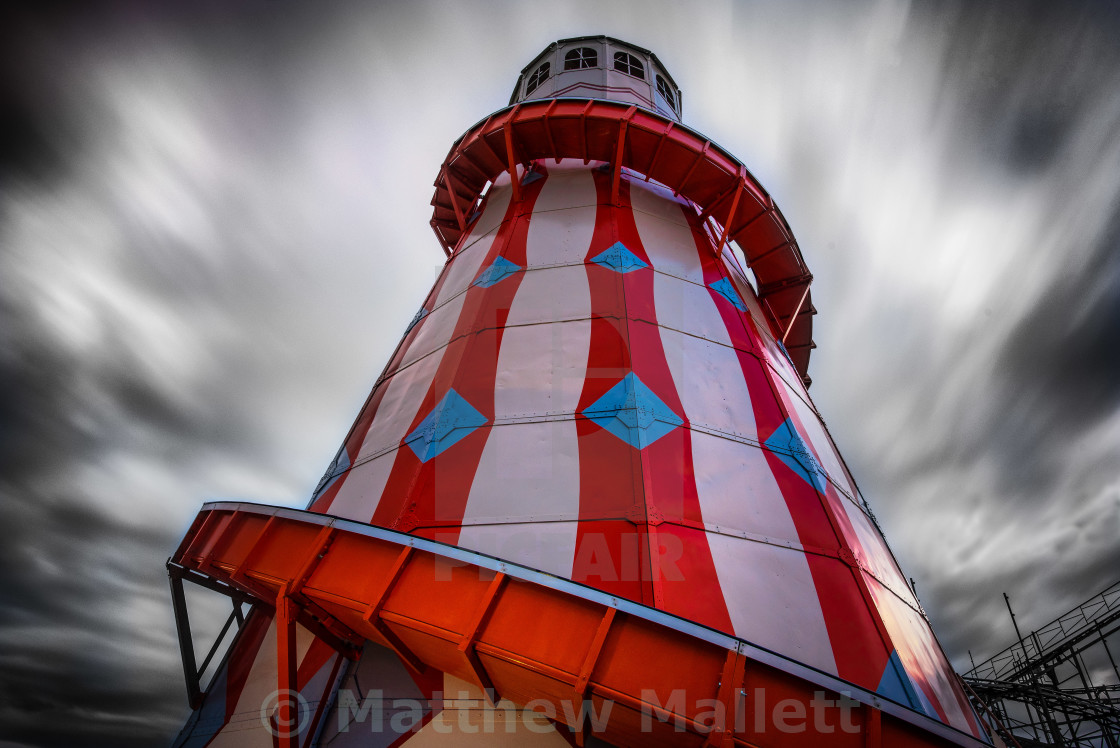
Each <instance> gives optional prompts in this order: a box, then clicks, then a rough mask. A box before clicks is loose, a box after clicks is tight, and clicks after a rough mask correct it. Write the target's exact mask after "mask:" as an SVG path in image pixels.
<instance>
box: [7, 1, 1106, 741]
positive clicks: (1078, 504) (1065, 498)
mask: <svg viewBox="0 0 1120 748" xmlns="http://www.w3.org/2000/svg"><path fill="white" fill-rule="evenodd" d="M0 13H2V14H3V15H2V16H0V27H2V28H3V31H4V35H3V37H2V38H0V41H2V44H0V61H2V67H0V746H22V745H59V746H62V745H66V746H71V745H118V746H131V745H136V746H140V745H162V744H166V742H167V740H168V739H169V737H170V736H171V735H172V734H173V733H174V732H175V731H176V730H177V729H178V727H179V725H180V724H181V722H182V720H183V719H184V717H185V714H186V708H185V699H184V689H183V685H182V681H181V670H180V665H179V654H178V647H177V644H176V640H175V637H174V630H173V623H172V618H171V606H170V601H169V596H168V593H167V584H166V578H165V573H164V570H163V562H164V560H165V559H166V557H167V556H168V555H169V554H170V553H171V551H172V550H173V549H174V547H175V545H176V542H177V541H178V539H179V538H180V537H181V535H182V534H183V532H184V531H185V529H186V528H187V526H188V524H189V522H190V520H191V518H192V517H193V516H194V514H195V512H196V511H197V509H198V507H199V505H200V504H202V502H204V501H207V500H211V499H218V498H239V499H251V500H259V501H265V502H271V503H284V504H290V505H293V506H303V505H304V504H305V503H306V500H307V497H308V495H309V493H310V492H311V490H312V488H313V487H314V485H315V483H316V482H317V480H318V478H319V477H320V475H321V473H322V471H323V469H324V468H325V467H326V465H327V464H328V462H329V461H330V459H331V457H332V456H333V453H334V451H335V449H336V448H337V446H338V443H339V441H340V440H341V438H342V436H343V435H344V433H345V431H346V429H347V428H348V427H349V424H350V421H351V419H352V418H353V417H354V415H355V414H356V412H357V409H358V408H359V406H360V404H361V402H362V400H363V399H364V397H365V395H366V393H367V391H368V389H369V387H370V385H371V384H372V382H373V381H374V379H375V378H376V376H377V374H378V372H379V371H380V370H381V367H382V365H383V364H384V361H385V360H386V358H387V357H388V355H389V354H390V352H391V350H392V347H393V345H394V344H395V343H396V341H397V339H398V338H399V335H400V333H401V332H402V330H403V329H404V327H405V325H406V324H407V322H408V320H409V319H410V318H411V317H412V315H413V314H414V312H415V310H416V308H417V306H418V305H419V303H420V301H421V299H422V297H423V295H424V293H425V292H426V290H427V289H428V287H429V285H430V283H431V281H432V279H433V278H434V275H435V273H436V272H437V269H438V267H439V265H440V264H441V262H442V253H441V251H440V249H439V247H438V244H437V243H436V240H435V238H434V237H433V235H432V234H431V231H430V229H429V227H428V219H429V217H430V207H429V204H428V203H429V200H430V198H431V191H432V188H431V183H432V180H433V179H434V177H435V175H436V172H437V170H438V167H439V164H440V163H441V161H442V159H443V156H444V155H445V154H446V151H447V149H448V148H449V146H450V144H451V142H452V141H453V140H454V138H455V137H457V136H458V135H459V134H461V133H462V132H463V131H464V130H465V129H467V127H468V126H470V125H471V124H473V123H474V122H475V121H477V120H478V119H480V118H482V117H484V116H485V115H487V114H488V113H489V112H491V111H493V110H494V109H497V108H500V107H501V106H503V105H504V104H505V103H506V101H507V99H508V96H509V92H510V90H511V89H512V88H513V84H514V81H515V80H516V76H517V73H518V71H519V70H520V69H521V67H522V66H523V65H524V64H525V63H527V62H528V61H529V60H530V59H531V58H532V57H533V56H534V55H535V54H536V53H537V52H539V51H540V50H541V49H542V48H543V47H544V46H545V45H546V44H548V43H549V42H550V41H552V40H554V39H557V38H561V37H565V36H575V35H581V34H597V33H606V34H611V35H614V36H618V37H621V38H624V39H627V40H630V41H632V42H635V43H637V44H640V45H643V46H646V47H649V48H651V49H653V50H655V51H656V52H657V53H658V55H659V56H660V57H661V59H662V60H663V61H664V62H665V64H666V65H667V66H668V67H669V69H670V70H671V71H672V73H673V75H674V77H675V78H676V79H677V81H678V82H679V84H680V86H681V88H682V89H683V90H684V107H685V119H686V121H687V122H688V123H689V124H691V125H692V126H693V127H695V128H697V129H699V130H700V131H701V132H704V133H706V134H707V135H709V136H710V137H712V138H713V139H715V140H716V141H718V142H719V143H721V144H722V145H723V146H725V147H727V148H728V149H729V150H730V151H732V152H733V153H735V154H737V155H738V156H739V157H741V158H742V159H743V160H744V161H745V162H746V163H747V164H748V166H749V167H750V168H751V169H752V170H753V171H754V173H755V174H756V175H757V176H758V177H759V178H760V179H761V180H762V182H763V183H764V184H765V185H766V186H767V187H768V189H769V190H770V191H771V192H772V194H773V195H774V196H775V198H776V200H777V201H778V203H779V205H781V206H782V208H783V210H784V211H785V214H786V216H787V218H788V219H789V221H790V223H791V225H792V227H793V229H794V232H795V233H796V234H797V236H798V238H799V240H800V243H801V246H802V248H803V251H804V253H805V256H806V259H807V261H808V264H809V267H810V268H811V269H812V271H813V272H814V273H815V275H816V278H817V280H816V284H815V286H814V301H815V304H816V307H817V308H818V309H819V310H820V315H819V317H818V318H817V323H816V340H817V342H818V345H819V348H818V350H817V351H816V353H815V354H814V357H813V361H812V364H811V369H810V371H811V374H812V375H813V378H814V380H815V384H814V386H813V390H812V392H813V395H814V397H815V398H816V401H817V404H818V406H819V407H820V409H821V411H822V412H823V414H824V416H825V418H826V419H827V421H828V424H829V426H830V428H831V430H832V431H833V434H834V436H835V437H836V439H837V441H838V443H839V445H840V448H841V450H842V451H843V452H844V454H845V456H846V458H847V460H848V462H849V463H850V465H851V467H852V469H853V472H854V473H855V475H856V478H857V480H859V481H860V483H861V486H862V488H863V492H864V493H865V495H866V496H867V498H868V500H869V501H870V503H871V504H872V506H873V507H874V508H875V510H876V512H877V514H878V516H879V518H880V521H881V523H882V525H883V528H884V530H885V532H886V535H887V538H888V540H889V541H890V542H891V544H892V546H893V547H894V549H895V551H896V553H897V554H898V556H899V557H900V560H901V562H902V564H903V568H904V570H906V572H907V573H908V574H910V575H912V576H913V577H914V578H915V580H916V582H917V589H918V593H919V595H920V597H921V598H922V600H923V602H924V603H925V605H926V607H927V609H928V610H929V612H930V614H931V618H932V620H933V623H934V626H935V630H936V631H937V632H938V634H939V635H940V637H941V640H942V642H943V643H944V645H945V647H946V649H947V650H948V652H949V654H950V656H951V657H952V658H953V659H954V662H955V663H956V664H957V665H958V666H959V667H963V666H964V665H965V664H966V663H967V661H968V659H967V650H968V649H969V648H971V649H972V651H973V653H974V654H976V655H977V656H978V657H979V656H981V655H987V654H992V653H994V652H995V651H996V650H998V649H1000V648H1002V647H1003V646H1005V645H1006V644H1008V643H1010V641H1011V637H1012V632H1011V629H1010V622H1009V620H1008V619H1007V615H1006V611H1005V609H1004V608H1003V601H1002V598H1001V597H1000V593H1002V592H1003V591H1005V590H1006V591H1007V592H1009V593H1010V594H1011V595H1012V598H1013V600H1014V602H1015V604H1016V606H1017V609H1018V612H1019V614H1020V621H1021V623H1022V625H1023V626H1024V627H1025V628H1026V629H1030V628H1032V627H1034V626H1038V625H1041V624H1042V623H1045V622H1046V621H1048V620H1049V619H1050V618H1052V617H1053V616H1054V615H1056V614H1058V613H1061V612H1063V611H1064V610H1065V609H1067V608H1069V607H1072V606H1073V605H1074V604H1076V603H1078V602H1079V601H1080V600H1081V599H1083V598H1085V597H1088V596H1089V595H1091V594H1093V593H1094V592H1096V591H1098V590H1100V589H1101V588H1103V587H1105V586H1107V585H1108V584H1109V583H1111V582H1112V581H1114V580H1115V578H1116V577H1118V576H1120V573H1118V570H1120V477H1118V467H1117V466H1118V465H1120V410H1118V407H1117V406H1118V404H1120V360H1118V359H1120V356H1118V353H1117V352H1118V351H1120V200H1118V198H1120V45H1117V44H1116V41H1115V40H1116V38H1117V34H1118V32H1120V16H1118V11H1117V6H1116V5H1115V4H1114V3H1106V2H1099V3H1085V4H1072V3H1070V4H1066V3H1061V4H1057V3H1049V2H1034V3H1030V2H994V3H975V2H964V1H962V2H936V3H933V2H930V3H922V2H915V3H906V2H896V1H894V0H884V1H883V2H854V1H853V2H845V3H830V2H824V0H820V1H819V2H772V3H766V2H759V3H748V2H713V3H707V4H699V3H696V4H691V3H690V4H684V3H675V2H638V3H616V2H610V1H608V0H589V1H588V2H566V1H565V2H561V1H558V2H551V3H543V2H540V3H537V2H534V3H529V2H506V3H504V4H502V3H486V4H483V3H468V2H450V1H447V0H445V1H444V2H422V1H418V2H400V3H395V4H394V3H389V2H378V3H374V2H369V3H360V4H359V3H355V4H352V5H351V4H343V3H290V2H283V1H281V0H241V1H236V2H218V1H217V0H213V1H208V2H191V3H175V4H171V3H167V4H159V3H150V2H138V1H137V2H119V3H115V4H114V3H109V4H105V3H102V4H100V5H98V6H96V7H95V6H94V5H93V4H87V3H73V4H71V5H69V6H67V5H63V6H60V9H58V10H55V11H52V12H50V13H45V12H35V13H33V12H30V11H18V10H5V11H2V12H0Z"/></svg>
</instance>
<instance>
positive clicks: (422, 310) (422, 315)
mask: <svg viewBox="0 0 1120 748" xmlns="http://www.w3.org/2000/svg"><path fill="white" fill-rule="evenodd" d="M429 314H430V312H429V311H428V310H427V309H425V308H424V307H420V311H418V312H417V313H416V316H415V317H413V318H412V321H411V322H409V323H408V327H406V328H405V329H404V334H405V335H408V334H409V333H410V332H412V328H414V327H416V326H417V325H418V324H420V320H422V319H424V318H425V317H427V316H428V315H429Z"/></svg>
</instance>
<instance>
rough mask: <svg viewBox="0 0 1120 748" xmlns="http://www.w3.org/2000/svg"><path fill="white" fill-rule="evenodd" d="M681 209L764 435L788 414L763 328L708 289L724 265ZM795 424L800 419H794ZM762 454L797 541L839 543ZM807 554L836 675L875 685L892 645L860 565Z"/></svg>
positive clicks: (808, 499)
mask: <svg viewBox="0 0 1120 748" xmlns="http://www.w3.org/2000/svg"><path fill="white" fill-rule="evenodd" d="M684 212H685V215H686V217H687V218H688V221H689V224H690V225H691V227H692V235H693V238H694V240H695V243H696V247H697V250H698V252H699V256H700V261H701V266H702V268H703V272H704V283H705V285H708V286H709V294H710V296H711V298H712V303H713V304H715V305H716V308H717V309H718V310H719V313H720V316H721V317H722V318H723V322H724V326H725V327H726V329H727V333H728V335H729V336H730V338H731V341H732V344H733V345H734V346H735V349H736V353H737V354H738V358H739V364H740V366H741V368H742V371H743V378H744V379H745V381H746V383H747V389H748V391H749V393H750V397H751V406H752V408H753V410H754V415H755V423H756V426H757V429H758V438H759V441H760V442H765V441H766V440H767V439H768V438H769V437H770V436H771V435H772V434H773V433H774V431H775V430H777V429H778V428H779V427H780V426H781V425H782V424H783V423H784V422H785V420H786V419H787V418H788V417H789V416H790V415H792V414H791V412H790V409H789V408H786V407H785V406H784V404H783V403H782V400H781V394H780V393H779V392H778V391H777V388H776V386H775V382H774V381H773V379H772V375H771V372H770V370H769V369H768V367H767V366H766V365H765V364H764V363H763V361H762V360H760V359H762V358H763V357H764V356H765V355H766V354H765V352H764V350H763V349H762V347H761V345H760V344H759V343H758V342H757V341H759V335H760V333H759V331H758V330H757V328H756V327H755V325H754V320H753V319H751V318H750V316H749V315H748V314H746V313H744V312H740V311H739V310H738V309H737V308H736V307H735V306H734V305H733V304H731V302H729V301H728V300H727V299H726V298H724V297H723V296H722V295H721V294H719V293H717V292H716V291H713V290H711V288H710V285H711V284H712V283H714V282H716V281H719V280H720V279H721V278H725V277H727V276H728V275H729V274H728V273H727V272H726V271H725V269H724V268H723V267H722V262H721V260H720V258H719V257H718V255H717V254H716V249H715V247H714V246H713V245H712V242H711V240H710V238H709V237H708V236H707V234H706V233H704V231H703V228H702V227H701V226H700V225H699V217H698V216H697V215H696V214H695V213H694V212H692V211H688V210H686V211H684ZM793 423H797V421H796V418H795V419H794V421H793ZM800 433H804V431H803V430H802V431H801V432H800ZM763 454H764V455H765V456H766V461H767V464H768V465H769V466H770V470H771V471H772V472H773V474H774V478H775V480H776V481H777V483H778V486H779V488H780V489H781V491H782V496H783V497H784V498H785V501H786V505H787V506H788V508H789V511H790V516H791V517H792V519H793V523H794V526H795V527H796V529H797V534H798V540H799V541H800V542H801V544H802V545H805V546H814V547H823V548H836V547H837V546H838V545H841V546H843V545H844V544H843V542H842V539H841V538H840V537H838V535H837V528H836V526H835V525H834V517H833V516H830V515H833V514H834V512H833V511H832V507H830V506H829V505H828V501H829V500H828V499H827V498H824V497H821V496H820V494H818V493H817V491H816V489H814V488H813V486H812V485H810V484H809V483H808V482H807V481H805V480H804V479H803V478H802V477H801V476H800V475H798V474H797V473H795V472H794V471H793V470H791V469H790V468H789V467H788V466H787V465H786V464H785V463H784V462H782V461H781V460H780V459H778V457H777V456H776V455H774V454H773V453H772V452H770V450H768V449H763ZM805 558H806V561H807V562H808V565H809V571H810V573H811V575H812V578H813V584H814V586H815V588H816V591H817V598H818V600H819V601H820V606H821V611H822V613H823V615H824V622H825V627H826V629H827V631H828V636H829V641H830V643H831V646H832V652H833V657H834V659H835V661H836V668H837V673H838V675H839V676H840V677H841V678H844V679H846V680H850V681H852V682H853V683H857V684H859V685H861V686H865V687H870V688H871V689H872V690H874V689H875V688H876V687H878V685H879V680H880V678H881V677H882V674H883V668H884V667H886V663H887V659H888V657H889V656H890V649H889V648H885V645H884V635H883V634H882V632H883V629H882V621H881V620H878V616H877V613H876V612H875V611H874V606H873V604H870V603H869V602H868V601H867V600H866V599H865V596H864V591H863V590H862V589H861V585H860V584H859V581H857V580H856V578H855V577H856V576H857V575H858V573H859V572H858V570H856V571H854V570H852V569H850V568H849V567H847V566H846V565H844V564H842V563H841V562H840V561H838V560H836V559H834V558H830V557H826V556H820V555H817V554H812V553H807V554H805ZM888 641H889V640H888ZM888 646H889V645H888Z"/></svg>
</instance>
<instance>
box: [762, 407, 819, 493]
mask: <svg viewBox="0 0 1120 748" xmlns="http://www.w3.org/2000/svg"><path fill="white" fill-rule="evenodd" d="M766 447H767V448H768V449H770V451H772V452H773V453H774V456H775V457H777V458H778V459H779V460H781V461H782V462H784V463H785V464H786V466H788V467H789V469H790V470H792V471H793V472H795V473H797V474H798V475H800V476H801V477H802V478H804V479H805V480H806V482H808V483H811V484H812V486H813V488H815V489H817V490H818V491H820V492H821V493H824V489H825V486H826V485H827V484H828V478H827V477H826V474H825V472H824V468H822V467H821V464H820V463H819V462H817V458H816V457H814V456H813V453H812V452H810V451H809V447H808V446H806V445H805V440H804V439H802V438H801V434H799V433H797V429H795V428H794V427H793V423H791V422H790V419H788V418H787V419H786V420H785V421H783V422H782V425H781V426H779V427H778V428H776V429H774V433H773V434H771V435H770V438H769V439H767V440H766Z"/></svg>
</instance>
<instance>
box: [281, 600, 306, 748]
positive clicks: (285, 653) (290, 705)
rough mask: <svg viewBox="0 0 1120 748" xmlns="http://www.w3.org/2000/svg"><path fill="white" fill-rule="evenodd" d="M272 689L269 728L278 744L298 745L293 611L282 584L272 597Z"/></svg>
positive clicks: (285, 746)
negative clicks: (272, 716) (273, 697)
mask: <svg viewBox="0 0 1120 748" xmlns="http://www.w3.org/2000/svg"><path fill="white" fill-rule="evenodd" d="M276 688H277V706H276V715H275V720H276V722H275V724H274V725H273V728H274V730H275V735H276V738H277V740H278V741H279V746H280V748H299V735H300V727H301V725H300V717H301V714H300V699H299V683H298V682H297V680H296V611H295V605H294V604H293V603H292V599H291V598H290V597H288V588H287V586H286V585H285V586H284V587H283V588H281V590H280V594H279V596H278V597H277V598H276ZM307 716H308V717H310V716H311V715H310V714H308V715H307Z"/></svg>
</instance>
